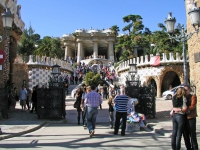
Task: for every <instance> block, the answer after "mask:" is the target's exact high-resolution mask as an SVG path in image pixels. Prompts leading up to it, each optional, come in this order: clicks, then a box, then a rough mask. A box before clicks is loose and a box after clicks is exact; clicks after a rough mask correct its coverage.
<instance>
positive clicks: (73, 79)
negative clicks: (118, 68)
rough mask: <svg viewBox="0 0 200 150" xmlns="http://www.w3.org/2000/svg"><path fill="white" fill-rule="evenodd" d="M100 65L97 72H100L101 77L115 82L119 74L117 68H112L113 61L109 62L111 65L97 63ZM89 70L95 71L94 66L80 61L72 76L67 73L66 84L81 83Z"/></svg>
mask: <svg viewBox="0 0 200 150" xmlns="http://www.w3.org/2000/svg"><path fill="white" fill-rule="evenodd" d="M97 65H98V66H99V67H98V68H99V70H98V71H97V73H99V74H100V77H101V79H104V80H106V81H108V82H110V83H111V84H113V81H114V80H116V79H117V74H116V72H115V69H114V68H113V69H111V68H112V67H111V66H113V64H112V63H110V64H109V66H104V65H103V64H97ZM89 71H94V70H93V68H92V66H89V65H86V64H85V63H84V62H83V63H81V62H80V63H79V64H78V65H77V66H76V69H75V72H74V74H71V75H70V76H68V75H66V77H65V82H66V84H78V83H79V84H80V83H81V82H82V81H83V79H84V76H85V75H86V73H88V72H89Z"/></svg>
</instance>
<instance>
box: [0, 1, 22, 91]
mask: <svg viewBox="0 0 200 150" xmlns="http://www.w3.org/2000/svg"><path fill="white" fill-rule="evenodd" d="M6 6H7V8H9V9H10V11H11V13H12V14H13V15H14V22H13V26H12V29H11V31H10V35H9V41H8V39H7V38H6V39H4V40H3V41H2V42H1V43H0V49H1V50H3V51H4V52H5V53H6V57H7V61H6V60H5V61H4V63H3V64H0V79H1V80H0V88H3V87H4V86H5V82H6V79H9V80H10V82H13V81H12V80H13V63H14V60H15V58H16V52H17V43H18V41H19V40H20V36H21V35H22V32H23V29H24V26H25V24H24V22H23V21H22V19H21V11H20V10H21V5H18V4H17V0H1V1H0V12H1V14H2V13H4V12H5V10H6ZM0 33H1V36H2V35H3V34H4V35H5V30H4V28H3V21H2V17H1V15H0Z"/></svg>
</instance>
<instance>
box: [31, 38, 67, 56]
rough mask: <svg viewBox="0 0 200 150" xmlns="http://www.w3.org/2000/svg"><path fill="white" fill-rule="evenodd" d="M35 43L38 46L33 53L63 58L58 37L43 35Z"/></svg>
mask: <svg viewBox="0 0 200 150" xmlns="http://www.w3.org/2000/svg"><path fill="white" fill-rule="evenodd" d="M37 44H38V47H37V48H36V50H35V51H34V54H35V55H40V56H47V57H52V58H54V57H56V58H59V59H62V58H63V55H64V51H63V50H62V48H61V42H60V38H54V37H49V36H45V37H44V38H43V39H41V40H40V41H38V43H37Z"/></svg>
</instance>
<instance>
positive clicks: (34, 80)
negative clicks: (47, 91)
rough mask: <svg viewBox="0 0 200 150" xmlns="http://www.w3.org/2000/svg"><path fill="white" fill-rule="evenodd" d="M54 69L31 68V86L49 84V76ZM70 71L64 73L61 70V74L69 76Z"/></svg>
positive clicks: (29, 83)
mask: <svg viewBox="0 0 200 150" xmlns="http://www.w3.org/2000/svg"><path fill="white" fill-rule="evenodd" d="M51 72H52V70H51V69H45V68H39V67H38V68H31V69H30V70H29V72H28V75H29V82H28V85H29V88H31V89H32V88H33V87H34V86H36V85H39V86H42V85H48V81H49V76H50V75H51ZM69 74H70V73H63V72H61V75H63V76H64V77H65V76H66V75H68V76H69Z"/></svg>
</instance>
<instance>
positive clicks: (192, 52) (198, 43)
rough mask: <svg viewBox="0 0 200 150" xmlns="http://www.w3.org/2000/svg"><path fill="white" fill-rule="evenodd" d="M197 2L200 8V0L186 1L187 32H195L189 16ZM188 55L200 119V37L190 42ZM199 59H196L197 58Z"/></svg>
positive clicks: (197, 35) (194, 37)
mask: <svg viewBox="0 0 200 150" xmlns="http://www.w3.org/2000/svg"><path fill="white" fill-rule="evenodd" d="M194 2H197V6H198V7H200V0H185V3H186V4H185V5H186V16H187V32H188V33H189V32H194V28H193V26H192V25H191V20H190V18H189V15H188V11H189V10H190V9H191V8H192V6H193V3H194ZM188 54H189V58H190V59H189V67H190V82H191V84H192V86H194V87H195V89H196V90H195V91H196V95H197V112H198V116H199V118H200V101H199V98H200V35H199V34H194V35H193V36H192V38H191V39H190V40H188ZM196 56H197V58H196V59H195V57H196Z"/></svg>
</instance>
